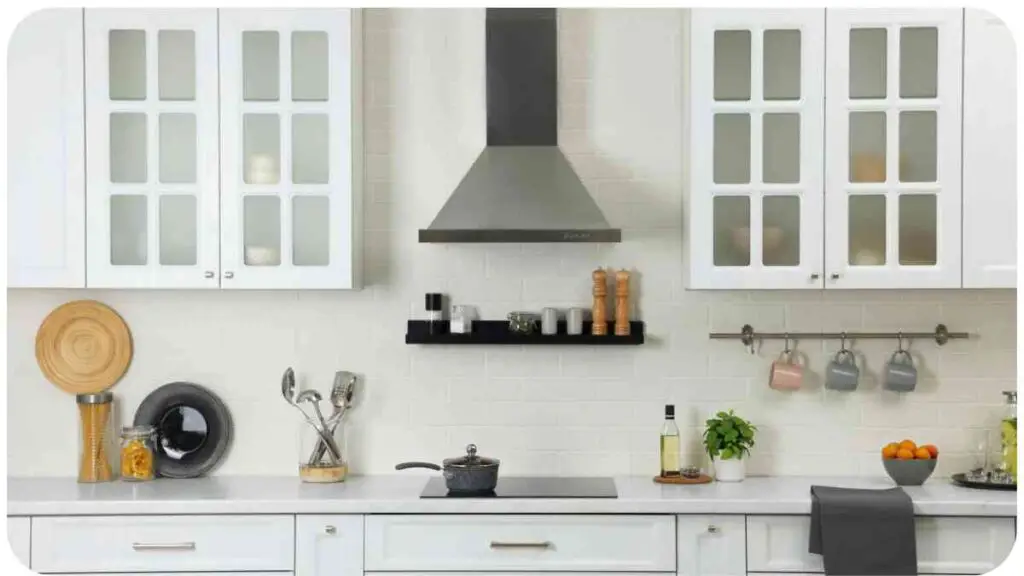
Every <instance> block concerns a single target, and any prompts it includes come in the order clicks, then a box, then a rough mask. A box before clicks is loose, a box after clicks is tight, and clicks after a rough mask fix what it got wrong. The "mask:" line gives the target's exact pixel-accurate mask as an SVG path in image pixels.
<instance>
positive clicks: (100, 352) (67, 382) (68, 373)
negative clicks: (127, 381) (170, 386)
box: [36, 300, 132, 394]
mask: <svg viewBox="0 0 1024 576" xmlns="http://www.w3.org/2000/svg"><path fill="white" fill-rule="evenodd" d="M131 359H132V337H131V333H130V332H129V331H128V326H127V325H126V324H125V322H124V320H123V319H122V318H121V317H120V316H118V315H117V312H115V311H114V310H112V309H111V308H109V307H108V306H106V305H105V304H103V303H101V302H97V301H95V300H75V301H72V302H68V303H66V304H63V305H61V306H58V307H57V308H55V309H54V310H53V311H52V312H50V314H49V315H48V316H47V317H46V318H45V319H44V320H43V323H42V324H41V325H40V326H39V331H38V332H37V333H36V360H37V361H38V362H39V368H40V369H41V370H42V371H43V375H44V376H46V379H47V380H49V381H50V382H53V383H54V384H55V385H56V386H57V387H58V388H60V389H61V390H64V391H65V392H68V393H70V394H95V393H98V392H103V391H104V390H106V389H107V388H110V387H111V386H113V385H114V384H116V383H117V381H118V380H120V379H121V377H122V376H124V373H125V371H126V370H127V369H128V365H129V364H130V363H131Z"/></svg>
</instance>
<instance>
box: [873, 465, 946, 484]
mask: <svg viewBox="0 0 1024 576" xmlns="http://www.w3.org/2000/svg"><path fill="white" fill-rule="evenodd" d="M938 462H939V461H938V460H935V459H931V460H899V459H895V458H883V459H882V465H883V466H885V472H886V473H887V474H889V478H892V481H893V482H895V483H896V485H897V486H920V485H921V484H924V481H925V480H927V479H928V477H929V476H931V475H932V472H935V465H936V464H938Z"/></svg>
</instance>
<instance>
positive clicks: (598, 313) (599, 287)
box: [590, 268, 608, 336]
mask: <svg viewBox="0 0 1024 576" xmlns="http://www.w3.org/2000/svg"><path fill="white" fill-rule="evenodd" d="M592 276H593V278H594V309H593V310H592V315H593V320H594V322H593V323H592V324H591V326H590V333H591V334H593V335H594V336H604V335H606V334H608V303H607V301H606V300H605V297H606V296H608V274H607V273H606V272H605V271H604V270H602V269H600V268H598V269H597V270H594V273H593V275H592Z"/></svg>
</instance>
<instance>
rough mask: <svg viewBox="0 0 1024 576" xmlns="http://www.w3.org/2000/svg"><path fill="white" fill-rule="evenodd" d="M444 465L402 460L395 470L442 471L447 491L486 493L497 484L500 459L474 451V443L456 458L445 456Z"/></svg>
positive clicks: (492, 489)
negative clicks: (423, 469)
mask: <svg viewBox="0 0 1024 576" xmlns="http://www.w3.org/2000/svg"><path fill="white" fill-rule="evenodd" d="M443 464H444V466H443V467H442V466H438V465H437V464H434V463H431V462H402V463H401V464H398V465H397V466H395V470H406V469H408V468H428V469H430V470H438V471H441V470H443V471H444V474H443V475H444V480H445V485H446V486H447V487H448V492H449V493H456V494H486V493H489V492H493V491H494V487H495V486H496V485H497V484H498V466H499V465H500V464H501V461H500V460H497V459H495V458H485V457H483V456H478V455H477V453H476V444H470V445H469V446H466V455H465V456H459V457H458V458H445V459H444V462H443Z"/></svg>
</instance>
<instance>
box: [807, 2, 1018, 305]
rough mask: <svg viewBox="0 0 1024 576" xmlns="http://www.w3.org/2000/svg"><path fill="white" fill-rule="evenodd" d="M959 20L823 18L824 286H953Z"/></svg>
mask: <svg viewBox="0 0 1024 576" xmlns="http://www.w3.org/2000/svg"><path fill="white" fill-rule="evenodd" d="M962 14H963V12H962V10H862V9H856V10H831V9H830V10H828V33H827V35H826V36H827V38H828V46H827V48H826V50H825V53H826V60H827V61H826V66H825V68H826V77H825V93H826V95H827V99H826V111H825V134H826V138H827V141H826V143H825V149H826V150H827V151H828V153H827V154H826V164H825V174H826V180H825V229H826V230H827V231H828V235H827V237H826V239H825V272H826V275H827V277H826V280H825V287H826V288H957V287H960V285H961V271H960V263H961V245H960V237H961V224H960V215H961V203H960V202H961V197H960V195H961V181H960V176H961V170H960V157H961V156H960V155H961V145H962V143H961V138H960V136H961V122H960V119H961V107H960V94H961V92H960V89H961V64H962V57H961V44H962V26H963V16H962ZM1003 62H1005V59H1004V60H1003Z"/></svg>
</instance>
